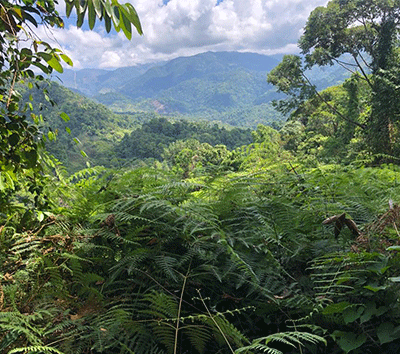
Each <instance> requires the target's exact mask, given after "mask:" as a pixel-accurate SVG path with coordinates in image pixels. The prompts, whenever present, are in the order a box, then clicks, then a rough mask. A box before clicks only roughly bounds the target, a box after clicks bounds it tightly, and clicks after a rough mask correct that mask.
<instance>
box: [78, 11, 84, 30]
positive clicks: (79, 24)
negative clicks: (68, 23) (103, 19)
mask: <svg viewBox="0 0 400 354" xmlns="http://www.w3.org/2000/svg"><path fill="white" fill-rule="evenodd" d="M84 21H85V12H80V13H79V14H78V17H77V20H76V27H78V28H81V27H82V26H83V22H84Z"/></svg>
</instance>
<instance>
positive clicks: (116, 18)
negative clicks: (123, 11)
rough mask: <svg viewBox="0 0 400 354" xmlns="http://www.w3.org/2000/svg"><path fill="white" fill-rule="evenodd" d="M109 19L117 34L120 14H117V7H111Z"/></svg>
mask: <svg viewBox="0 0 400 354" xmlns="http://www.w3.org/2000/svg"><path fill="white" fill-rule="evenodd" d="M111 18H112V20H113V22H114V27H115V30H116V31H117V32H118V31H119V29H120V14H119V7H118V6H116V5H114V6H113V7H112V11H111Z"/></svg>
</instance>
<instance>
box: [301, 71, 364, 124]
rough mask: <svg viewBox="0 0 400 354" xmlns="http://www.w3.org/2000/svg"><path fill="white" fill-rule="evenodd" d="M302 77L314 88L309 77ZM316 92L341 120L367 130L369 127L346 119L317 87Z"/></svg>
mask: <svg viewBox="0 0 400 354" xmlns="http://www.w3.org/2000/svg"><path fill="white" fill-rule="evenodd" d="M302 75H303V77H304V79H305V80H306V81H307V82H308V84H309V85H310V86H311V87H314V86H313V85H312V84H311V81H310V80H309V79H308V77H307V76H306V75H305V74H304V73H302ZM314 91H315V94H316V95H317V96H318V98H319V99H320V100H322V101H323V102H324V103H325V104H326V105H327V106H328V107H329V108H330V109H332V110H333V111H334V112H335V113H336V114H337V115H338V116H339V117H340V118H342V119H343V120H345V121H347V122H349V123H351V124H354V125H356V126H357V127H360V128H362V129H365V128H366V127H367V126H366V125H365V124H361V123H358V122H355V121H354V120H351V119H349V118H347V117H345V116H344V115H343V114H342V113H340V112H339V111H338V110H337V109H336V108H335V107H334V106H332V105H331V104H330V103H329V102H328V101H327V100H326V99H325V98H324V97H322V95H321V94H320V93H319V92H318V91H317V89H316V88H315V87H314Z"/></svg>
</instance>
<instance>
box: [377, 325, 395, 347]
mask: <svg viewBox="0 0 400 354" xmlns="http://www.w3.org/2000/svg"><path fill="white" fill-rule="evenodd" d="M376 334H377V335H378V338H379V342H380V343H381V344H384V343H389V342H392V341H394V340H396V339H398V338H400V326H397V327H395V326H394V324H393V323H390V322H384V323H381V324H380V325H379V327H378V329H377V331H376Z"/></svg>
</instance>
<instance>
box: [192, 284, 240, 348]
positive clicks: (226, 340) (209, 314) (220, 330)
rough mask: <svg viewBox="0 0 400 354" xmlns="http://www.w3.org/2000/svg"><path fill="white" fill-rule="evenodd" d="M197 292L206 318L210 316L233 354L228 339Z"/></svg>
mask: <svg viewBox="0 0 400 354" xmlns="http://www.w3.org/2000/svg"><path fill="white" fill-rule="evenodd" d="M197 292H198V294H199V298H200V300H201V302H202V303H203V305H204V307H205V309H206V311H207V314H208V316H210V318H211V321H213V322H214V324H215V326H216V327H217V328H218V330H219V332H220V333H221V335H222V337H224V340H225V342H226V344H227V345H228V347H229V349H230V351H231V353H232V354H235V351H234V350H233V348H232V346H231V344H230V343H229V341H228V338H226V336H225V333H224V332H223V331H222V329H221V327H220V326H219V325H218V323H217V321H215V320H214V317H213V315H212V314H211V312H210V310H209V309H208V307H207V305H206V303H205V302H204V299H203V297H202V296H201V293H200V290H199V289H197Z"/></svg>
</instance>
